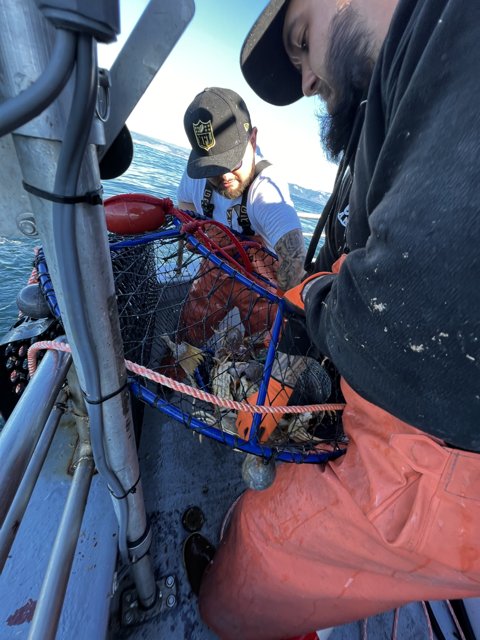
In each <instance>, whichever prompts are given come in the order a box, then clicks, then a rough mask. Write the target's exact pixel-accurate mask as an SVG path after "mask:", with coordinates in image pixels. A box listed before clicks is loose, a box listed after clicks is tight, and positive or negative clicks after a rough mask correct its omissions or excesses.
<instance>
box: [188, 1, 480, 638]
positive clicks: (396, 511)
mask: <svg viewBox="0 0 480 640" xmlns="http://www.w3.org/2000/svg"><path fill="white" fill-rule="evenodd" d="M479 38H480V5H479V4H478V3H475V2H471V0H399V1H398V4H397V1H396V0H350V1H347V0H273V1H272V2H270V3H269V4H268V6H267V8H266V9H265V11H264V12H263V13H262V15H261V16H260V18H259V20H258V21H257V23H256V24H255V25H254V26H253V28H252V30H251V32H250V34H249V35H248V37H247V40H246V43H245V45H244V50H243V53H242V65H243V70H244V73H245V76H246V78H247V80H248V82H249V83H250V85H251V86H252V88H254V90H255V91H256V92H257V93H258V94H259V95H261V96H263V97H264V98H265V99H266V100H269V101H273V100H272V96H276V98H275V99H276V100H277V101H278V100H283V99H290V97H291V96H292V94H296V95H299V94H300V93H301V91H302V87H303V92H305V93H308V92H309V91H314V92H318V93H319V94H320V95H321V96H322V98H323V99H324V100H325V102H326V104H327V109H328V112H329V113H330V115H331V116H332V123H333V121H334V119H335V117H336V116H338V114H339V113H341V112H342V111H344V112H345V113H348V106H347V109H346V111H345V109H343V108H342V106H341V105H342V104H346V103H345V91H344V90H343V89H344V87H345V86H346V84H347V83H346V82H345V78H346V77H350V78H351V77H354V76H355V74H356V73H360V74H361V73H362V69H364V68H365V66H364V64H366V65H367V66H368V64H369V62H368V61H371V60H375V61H376V62H375V67H374V69H373V75H372V80H371V83H370V88H369V92H368V96H367V105H366V110H365V122H364V125H363V129H362V133H361V137H360V143H359V149H358V151H357V155H356V160H355V172H354V180H353V187H352V193H351V197H350V200H349V223H348V227H347V236H346V240H347V247H346V250H347V253H346V256H345V257H344V258H343V260H342V261H341V264H339V265H337V269H336V270H335V273H318V274H315V275H314V276H312V277H311V278H309V279H308V280H307V281H306V282H304V283H302V285H300V286H298V287H296V288H295V289H294V290H293V291H288V292H287V293H286V296H285V297H286V298H287V299H288V300H290V303H291V304H292V307H295V309H296V311H297V314H298V316H299V317H303V318H304V319H305V322H306V326H307V330H308V335H309V337H310V340H311V341H312V342H313V343H314V344H315V345H316V347H317V348H318V349H319V351H320V352H321V353H323V354H326V355H327V356H328V357H329V358H330V359H331V361H332V362H333V364H334V365H335V366H336V368H337V369H338V371H339V372H340V374H341V376H342V389H343V393H344V396H345V400H346V408H345V410H344V414H343V423H344V428H345V432H346V434H347V435H348V438H349V445H348V449H347V453H346V454H345V455H344V456H343V457H342V458H340V459H339V460H337V461H334V462H331V463H328V464H327V465H325V466H324V467H322V468H320V467H317V466H313V465H308V464H304V465H283V466H282V467H281V468H280V469H279V472H278V474H277V478H276V480H275V482H274V483H273V485H272V486H271V487H270V488H269V489H267V490H266V491H263V492H253V491H247V492H246V493H245V494H244V495H243V496H242V497H241V498H240V500H239V501H238V502H237V504H236V505H235V508H234V509H233V513H232V515H231V518H230V521H229V525H228V528H227V531H226V534H225V536H224V538H223V541H222V544H221V546H220V548H219V550H218V551H217V554H216V556H215V559H214V562H213V563H212V565H211V566H210V567H209V569H208V570H207V572H206V574H205V576H204V579H203V582H202V585H201V588H200V609H201V613H202V615H203V617H204V619H205V620H206V621H207V623H208V624H209V625H210V626H211V627H212V628H213V629H214V630H215V632H216V633H217V634H218V635H219V637H221V638H222V639H223V640H233V639H237V640H239V639H240V638H241V639H242V640H280V639H282V638H291V637H293V636H298V635H300V634H304V633H307V632H309V631H312V630H314V629H321V628H326V627H330V626H335V625H340V624H344V623H347V622H350V621H353V620H358V619H360V618H364V617H367V616H370V615H374V614H377V613H380V612H382V611H386V610H389V609H393V608H395V607H398V606H401V605H403V604H405V603H407V602H411V601H415V600H436V599H446V598H449V599H450V598H453V599H456V598H468V597H478V596H479V595H480V587H479V585H480V547H479V544H478V530H479V529H480V499H479V496H480V429H479V428H478V425H479V423H480V391H479V390H480V367H479V362H480V316H479V314H478V309H479V308H480V288H479V287H478V281H479V278H480V261H479V260H478V247H477V238H478V237H479V236H480V217H479V216H478V211H479V209H480V193H479V190H478V153H479V150H480V111H479V109H478V104H479V102H480V84H479V83H478V82H477V80H476V75H475V74H476V70H477V69H478V68H479V67H480V48H479V47H478V41H479ZM355 41H356V42H357V45H358V46H357V45H355V46H354V43H355ZM342 70H343V71H342ZM352 74H353V75H352ZM334 130H335V126H334V125H333V124H332V128H331V130H330V132H329V135H330V134H331V135H333V132H334ZM327 137H328V136H327ZM334 138H335V136H333V139H334ZM329 144H330V145H331V144H332V143H331V142H330V143H329ZM333 150H335V145H334V146H333Z"/></svg>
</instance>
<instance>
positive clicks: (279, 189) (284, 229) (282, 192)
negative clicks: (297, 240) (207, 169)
mask: <svg viewBox="0 0 480 640" xmlns="http://www.w3.org/2000/svg"><path fill="white" fill-rule="evenodd" d="M260 160H261V158H259V157H256V158H255V161H256V162H259V161H260ZM206 182H207V180H206V178H200V179H193V178H189V177H188V175H187V172H186V170H185V171H184V173H183V176H182V180H181V182H180V185H179V187H178V190H177V201H178V202H192V203H193V204H194V205H195V210H196V211H197V212H198V213H203V211H202V199H203V192H204V190H205V184H206ZM241 202H242V196H240V197H239V198H236V199H235V200H229V199H228V198H225V197H224V196H222V195H220V194H219V193H217V191H215V190H214V191H213V195H212V199H211V204H213V206H214V209H213V219H214V220H217V221H218V222H221V223H222V224H224V225H226V226H227V227H230V228H231V229H233V230H235V231H239V232H241V231H242V228H241V226H240V225H239V224H238V220H237V213H236V212H235V211H233V213H232V214H231V215H230V216H229V215H228V213H227V212H228V210H229V209H232V208H233V207H235V206H236V205H238V206H240V204H241ZM247 213H248V217H249V219H250V224H251V227H252V229H253V230H254V232H255V233H256V234H258V235H259V236H261V237H262V238H263V240H264V242H265V244H266V246H267V247H268V248H269V249H270V250H271V251H274V247H275V245H276V243H277V242H278V241H279V240H280V238H281V237H282V236H284V235H285V234H286V233H288V232H289V231H293V229H301V228H302V225H301V224H300V220H299V218H298V216H297V212H296V211H295V208H294V206H293V203H292V200H291V198H290V191H289V189H288V184H287V182H286V181H284V180H282V179H281V178H279V176H278V173H277V171H276V170H275V167H274V166H273V165H270V166H269V167H266V168H265V169H264V170H263V171H262V172H261V173H260V175H258V176H257V178H256V179H255V180H254V181H253V182H252V184H251V185H250V189H249V191H248V199H247Z"/></svg>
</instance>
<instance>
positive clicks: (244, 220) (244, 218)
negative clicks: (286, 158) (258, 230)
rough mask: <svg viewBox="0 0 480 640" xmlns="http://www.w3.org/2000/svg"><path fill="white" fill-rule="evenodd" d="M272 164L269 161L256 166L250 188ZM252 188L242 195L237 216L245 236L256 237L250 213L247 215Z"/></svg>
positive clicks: (261, 161)
mask: <svg viewBox="0 0 480 640" xmlns="http://www.w3.org/2000/svg"><path fill="white" fill-rule="evenodd" d="M271 164H272V163H271V162H269V161H268V160H260V162H258V163H257V164H256V165H255V172H254V174H253V178H252V182H251V183H250V186H251V185H252V183H253V182H254V180H256V179H257V177H258V176H259V175H260V174H261V173H262V171H263V170H264V169H266V168H267V167H269V166H270V165H271ZM250 186H249V187H248V189H245V191H244V192H243V194H242V202H241V204H240V212H239V213H238V215H237V220H238V224H239V225H240V226H241V227H242V233H243V234H244V235H245V236H254V235H255V231H254V230H253V229H252V225H251V223H250V218H249V217H248V213H247V200H248V192H249V191H250Z"/></svg>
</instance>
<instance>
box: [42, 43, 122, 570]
mask: <svg viewBox="0 0 480 640" xmlns="http://www.w3.org/2000/svg"><path fill="white" fill-rule="evenodd" d="M95 54H96V50H95V46H94V42H93V39H92V38H91V37H90V36H86V35H79V36H78V43H77V57H76V75H75V90H74V96H73V99H72V108H71V112H70V115H69V119H68V123H67V127H66V132H65V137H64V141H63V143H62V149H61V152H60V157H59V159H58V169H57V174H56V177H55V186H54V191H55V193H58V194H65V195H72V194H75V193H76V189H77V183H78V178H79V175H80V170H81V167H82V162H83V158H84V153H85V149H86V147H87V144H88V137H89V134H90V129H91V125H92V121H93V115H94V109H95V103H96V90H97V75H96V72H97V65H96V55H95ZM53 217H54V223H53V225H54V239H55V245H56V247H57V248H58V268H59V274H60V278H61V279H62V280H63V283H62V284H63V286H62V289H63V293H64V298H65V305H66V306H67V308H69V309H74V312H73V313H71V314H70V315H69V320H70V324H71V332H72V338H73V340H74V341H75V342H76V343H77V344H81V345H82V367H83V371H84V375H85V383H84V384H85V385H86V388H85V389H84V392H85V394H86V396H87V398H91V399H93V398H95V399H98V398H101V396H102V391H101V384H100V369H99V363H98V361H97V358H96V352H95V345H94V341H93V338H92V335H91V332H90V330H89V322H88V318H87V317H86V314H85V312H84V305H83V301H84V299H85V292H84V291H83V287H82V285H81V282H82V280H81V270H80V260H79V256H78V252H77V246H76V242H75V215H74V205H70V204H64V203H55V204H54V208H53ZM87 408H88V414H89V417H90V436H91V441H92V450H93V454H94V459H95V464H96V466H97V468H98V470H99V472H100V474H101V475H102V476H103V477H104V479H105V480H106V482H107V483H108V485H109V487H110V489H111V491H112V492H113V493H114V495H116V496H125V494H126V490H125V488H124V487H123V486H122V483H121V482H120V480H119V478H118V477H117V476H116V475H115V473H114V472H113V470H112V469H111V468H110V466H109V465H108V463H107V460H106V455H105V448H104V443H103V431H104V429H103V412H102V407H101V405H100V404H91V403H88V402H87ZM117 505H118V512H119V513H118V516H119V549H120V554H121V556H122V560H123V561H124V562H125V563H126V564H127V563H128V562H129V556H128V545H127V523H128V502H127V500H126V499H121V500H118V502H117Z"/></svg>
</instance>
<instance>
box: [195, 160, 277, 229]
mask: <svg viewBox="0 0 480 640" xmlns="http://www.w3.org/2000/svg"><path fill="white" fill-rule="evenodd" d="M271 164H272V163H271V162H269V161H268V160H260V162H258V163H257V164H256V165H255V172H254V174H253V179H252V182H253V181H254V180H256V178H257V177H258V176H259V175H260V173H261V172H262V171H263V170H264V169H266V168H267V167H269V166H270V165H271ZM251 184H252V183H250V185H251ZM249 190H250V186H249V187H248V189H245V191H244V192H243V195H242V202H241V204H240V212H239V213H237V220H238V224H239V225H240V227H242V233H243V234H244V235H246V236H253V235H255V231H254V230H253V229H252V225H251V224H250V219H249V217H248V213H247V200H248V192H249ZM212 196H213V185H212V183H211V182H210V181H209V180H207V182H206V183H205V189H204V190H203V198H202V201H201V205H202V211H203V215H204V216H206V217H207V218H212V217H213V209H214V205H213V203H212Z"/></svg>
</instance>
